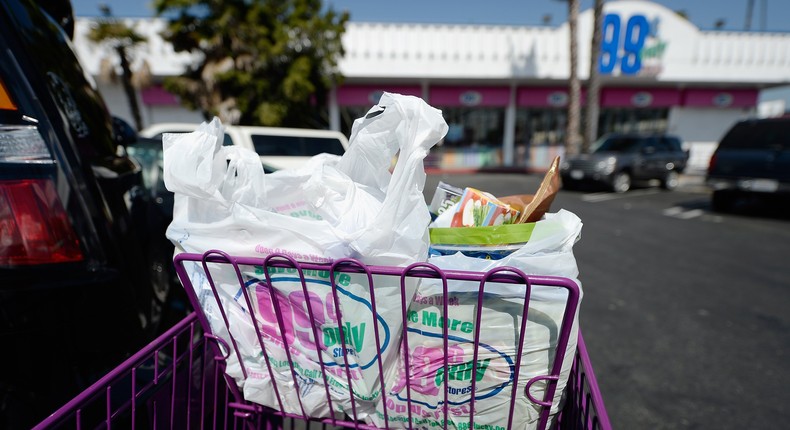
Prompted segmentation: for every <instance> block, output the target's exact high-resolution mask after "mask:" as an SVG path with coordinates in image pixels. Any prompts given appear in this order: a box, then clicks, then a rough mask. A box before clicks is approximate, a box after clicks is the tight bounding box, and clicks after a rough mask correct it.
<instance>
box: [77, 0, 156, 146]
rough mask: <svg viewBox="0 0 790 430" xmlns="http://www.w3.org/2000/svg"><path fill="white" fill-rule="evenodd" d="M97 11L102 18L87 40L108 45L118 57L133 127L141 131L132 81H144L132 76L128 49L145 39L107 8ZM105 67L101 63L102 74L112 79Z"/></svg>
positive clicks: (106, 63) (100, 7)
mask: <svg viewBox="0 0 790 430" xmlns="http://www.w3.org/2000/svg"><path fill="white" fill-rule="evenodd" d="M99 10H100V11H101V13H102V18H101V19H99V20H98V21H97V22H96V24H95V25H94V26H93V28H91V30H90V32H89V33H88V38H89V39H90V40H91V41H93V42H94V43H98V44H106V45H108V46H109V47H111V48H112V49H113V50H115V52H116V54H117V55H118V58H119V59H120V63H121V83H122V85H123V89H124V92H125V93H126V98H127V100H128V101H129V110H130V111H131V113H132V117H133V119H134V125H135V127H136V128H137V130H141V129H142V128H143V121H142V119H141V116H140V106H139V104H138V103H137V93H136V91H135V89H134V85H133V84H132V80H133V79H135V78H136V81H137V82H138V84H142V83H143V82H144V81H145V80H146V79H145V78H144V77H140V76H137V77H134V76H133V75H134V74H133V73H132V69H131V66H130V65H129V55H128V49H129V48H132V47H134V46H135V45H138V44H140V43H144V42H146V38H145V37H143V36H141V35H140V34H139V33H137V32H136V31H134V29H131V28H129V27H127V26H126V25H125V24H124V23H123V22H120V21H119V20H117V19H115V18H114V17H113V16H112V12H111V11H110V7H109V6H107V5H104V4H102V5H99ZM107 66H109V62H108V61H103V64H102V69H103V72H104V73H108V74H109V75H110V77H114V75H115V74H114V72H113V70H112V67H107ZM143 70H147V67H143Z"/></svg>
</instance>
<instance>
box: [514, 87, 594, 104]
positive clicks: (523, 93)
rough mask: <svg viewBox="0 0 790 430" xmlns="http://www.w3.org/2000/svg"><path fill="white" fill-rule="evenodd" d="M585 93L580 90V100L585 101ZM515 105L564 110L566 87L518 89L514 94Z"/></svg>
mask: <svg viewBox="0 0 790 430" xmlns="http://www.w3.org/2000/svg"><path fill="white" fill-rule="evenodd" d="M586 95H587V94H586V91H585V90H584V88H582V94H581V100H580V102H581V103H582V104H583V103H584V102H585V100H586ZM516 104H517V105H518V106H521V107H548V108H565V107H567V106H568V87H531V88H530V87H527V88H519V89H518V92H517V93H516Z"/></svg>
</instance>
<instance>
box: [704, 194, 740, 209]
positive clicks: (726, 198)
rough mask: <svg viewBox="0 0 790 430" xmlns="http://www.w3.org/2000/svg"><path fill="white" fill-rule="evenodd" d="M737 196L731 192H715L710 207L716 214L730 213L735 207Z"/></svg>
mask: <svg viewBox="0 0 790 430" xmlns="http://www.w3.org/2000/svg"><path fill="white" fill-rule="evenodd" d="M736 199H737V195H736V194H735V193H733V192H731V191H726V190H719V191H714V192H713V196H712V197H711V201H710V205H711V208H712V209H713V211H714V212H730V211H732V208H733V207H734V206H735V201H736Z"/></svg>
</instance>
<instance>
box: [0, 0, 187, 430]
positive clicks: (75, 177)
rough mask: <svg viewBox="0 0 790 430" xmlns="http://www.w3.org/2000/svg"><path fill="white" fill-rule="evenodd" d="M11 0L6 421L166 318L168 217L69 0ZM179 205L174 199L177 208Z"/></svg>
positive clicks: (5, 424) (1, 135) (2, 51)
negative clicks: (92, 74) (84, 57)
mask: <svg viewBox="0 0 790 430" xmlns="http://www.w3.org/2000/svg"><path fill="white" fill-rule="evenodd" d="M42 5H44V6H46V8H47V9H48V10H49V11H50V12H52V13H46V12H44V11H43V10H42V9H40V8H39V7H38V6H37V5H36V3H34V2H32V1H30V0H0V345H2V353H0V428H3V429H15V428H30V426H31V425H32V424H34V423H36V422H38V421H39V420H40V419H42V418H43V417H45V416H46V415H47V414H49V413H51V412H52V411H54V410H55V409H56V408H57V407H59V406H60V405H62V404H63V403H64V402H65V401H67V400H69V399H70V398H72V397H74V396H75V395H76V394H77V393H79V391H81V390H82V389H84V388H86V387H87V386H88V385H89V384H90V383H91V382H93V381H95V380H96V379H98V378H99V377H100V376H102V375H103V374H104V373H106V372H107V370H109V369H111V368H112V367H114V366H115V365H117V364H119V363H120V362H121V361H122V359H124V358H125V357H127V356H128V355H130V354H131V353H132V352H134V351H136V350H138V349H139V348H140V347H141V346H142V345H144V344H145V343H147V342H148V341H149V340H151V339H152V338H153V337H154V335H155V334H156V333H157V332H158V331H160V330H162V329H163V328H164V327H163V326H164V325H163V324H161V321H162V312H163V311H166V310H167V309H166V306H165V302H166V301H167V297H168V294H169V292H170V291H171V290H170V285H172V284H171V283H170V281H171V278H170V276H169V269H170V268H171V267H172V254H169V253H171V252H172V246H170V247H169V248H168V242H167V240H166V239H165V236H164V229H165V227H166V226H167V222H168V219H167V218H166V215H165V217H164V218H163V215H162V213H163V211H162V210H161V208H160V207H159V204H160V203H161V202H160V201H159V200H161V199H158V198H156V196H155V195H154V194H152V191H151V190H150V189H147V188H146V187H145V186H144V185H145V183H144V180H143V179H144V178H143V175H142V168H141V165H140V163H139V162H138V161H137V160H135V159H133V158H132V157H130V156H129V155H128V154H127V152H126V146H127V145H134V144H136V143H137V142H136V141H135V139H136V136H135V134H134V132H133V131H130V129H129V128H128V125H124V124H123V123H122V122H120V121H117V120H116V121H114V120H113V118H112V116H111V115H110V113H109V112H108V111H107V108H106V106H105V104H104V102H103V100H102V97H101V95H100V94H99V93H98V91H97V90H96V88H95V86H94V84H93V81H92V80H91V79H90V78H89V77H88V76H87V75H86V73H85V70H84V69H83V68H82V67H81V66H80V64H79V61H78V59H77V57H76V55H75V53H74V50H73V49H72V46H71V40H70V37H71V34H70V31H71V30H72V28H73V14H72V13H71V6H70V4H69V3H68V1H65V2H57V1H55V2H42ZM164 212H166V211H164Z"/></svg>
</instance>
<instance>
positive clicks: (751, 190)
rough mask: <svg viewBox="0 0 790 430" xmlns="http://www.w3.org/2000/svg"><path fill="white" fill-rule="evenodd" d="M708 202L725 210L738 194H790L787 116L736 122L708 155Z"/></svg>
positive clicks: (780, 195) (786, 197)
mask: <svg viewBox="0 0 790 430" xmlns="http://www.w3.org/2000/svg"><path fill="white" fill-rule="evenodd" d="M706 183H707V184H708V186H709V187H710V188H711V189H712V190H713V194H712V200H711V204H712V207H713V209H714V210H716V211H727V210H730V209H732V207H733V206H734V205H735V204H736V203H737V202H738V200H739V199H740V198H741V197H749V196H750V197H768V196H770V197H779V198H782V199H788V198H790V117H782V118H766V119H750V120H745V121H741V122H738V123H736V124H735V125H734V126H732V128H730V130H729V131H727V133H726V134H725V135H724V137H723V138H722V139H721V141H720V142H719V144H718V146H717V147H716V150H715V151H714V152H713V155H712V156H711V159H710V164H709V166H708V173H707V178H706Z"/></svg>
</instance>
